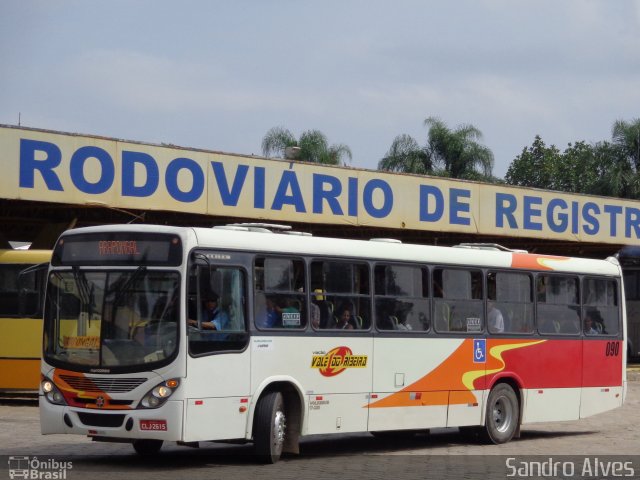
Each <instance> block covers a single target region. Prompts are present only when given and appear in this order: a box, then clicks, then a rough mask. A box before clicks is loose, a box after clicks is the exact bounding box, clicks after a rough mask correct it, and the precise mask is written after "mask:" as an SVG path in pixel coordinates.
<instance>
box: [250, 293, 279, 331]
mask: <svg viewBox="0 0 640 480" xmlns="http://www.w3.org/2000/svg"><path fill="white" fill-rule="evenodd" d="M256 324H257V325H258V327H260V328H278V327H279V326H280V324H281V321H280V312H279V311H278V307H277V305H276V301H275V300H274V299H273V298H272V297H267V298H266V308H265V310H264V311H263V312H261V313H260V314H259V316H258V318H257V319H256Z"/></svg>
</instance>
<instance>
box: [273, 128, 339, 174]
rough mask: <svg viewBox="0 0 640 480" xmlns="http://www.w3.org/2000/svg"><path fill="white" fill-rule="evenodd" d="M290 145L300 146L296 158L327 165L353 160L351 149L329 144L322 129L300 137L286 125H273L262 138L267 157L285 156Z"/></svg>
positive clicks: (308, 132)
mask: <svg viewBox="0 0 640 480" xmlns="http://www.w3.org/2000/svg"><path fill="white" fill-rule="evenodd" d="M289 147H298V148H299V151H298V152H297V155H296V159H297V160H304V161H307V162H314V163H323V164H326V165H343V164H346V161H345V159H349V160H351V158H352V154H351V149H350V148H349V147H348V146H347V145H344V144H336V145H329V142H328V140H327V137H326V135H325V134H324V133H322V132H321V131H320V130H306V131H304V132H302V134H301V135H300V138H299V139H296V137H295V136H294V135H293V133H291V131H290V130H288V129H286V128H284V127H273V128H271V129H269V131H268V132H267V133H266V134H265V136H264V137H263V138H262V153H263V155H264V156H265V157H271V155H277V156H280V157H283V158H284V157H285V151H286V149H287V148H289Z"/></svg>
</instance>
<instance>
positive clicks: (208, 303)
mask: <svg viewBox="0 0 640 480" xmlns="http://www.w3.org/2000/svg"><path fill="white" fill-rule="evenodd" d="M189 325H192V326H198V322H197V321H196V320H193V319H189ZM228 325H229V315H228V314H227V312H225V311H224V310H223V309H221V308H219V306H218V295H216V294H215V293H212V294H210V295H208V296H207V297H206V298H205V301H204V308H203V309H202V318H201V321H200V327H201V328H202V329H203V330H224V329H225V328H227V326H228Z"/></svg>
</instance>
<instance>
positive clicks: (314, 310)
mask: <svg viewBox="0 0 640 480" xmlns="http://www.w3.org/2000/svg"><path fill="white" fill-rule="evenodd" d="M309 308H310V313H311V325H312V326H313V328H320V318H321V316H320V307H319V306H318V305H317V304H316V303H315V302H311V303H310V304H309Z"/></svg>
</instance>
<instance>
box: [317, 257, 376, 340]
mask: <svg viewBox="0 0 640 480" xmlns="http://www.w3.org/2000/svg"><path fill="white" fill-rule="evenodd" d="M311 289H312V291H313V292H314V294H312V300H313V299H314V297H315V300H314V303H316V305H317V306H318V307H319V309H320V312H319V313H320V322H319V326H318V327H315V328H327V329H336V330H337V329H340V330H344V331H348V330H368V329H369V328H370V326H371V311H370V310H371V307H370V302H371V297H370V295H369V267H368V265H366V264H358V263H352V262H347V261H332V260H326V261H314V262H312V264H311ZM319 293H322V295H320V294H319ZM320 298H322V299H321V300H320ZM345 311H348V315H347V314H345ZM343 315H345V317H346V316H348V317H349V320H348V321H347V323H348V324H349V325H351V328H349V327H346V326H345V324H344V320H343Z"/></svg>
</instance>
